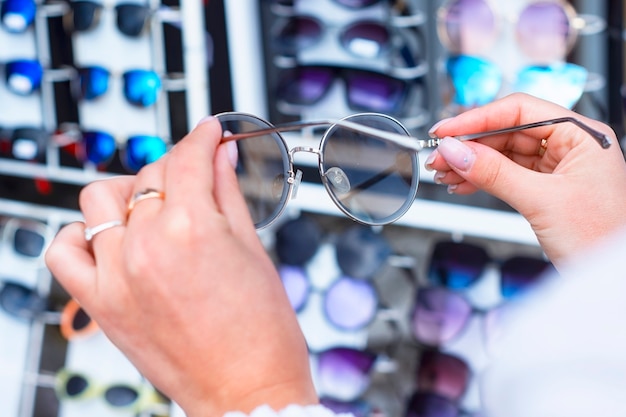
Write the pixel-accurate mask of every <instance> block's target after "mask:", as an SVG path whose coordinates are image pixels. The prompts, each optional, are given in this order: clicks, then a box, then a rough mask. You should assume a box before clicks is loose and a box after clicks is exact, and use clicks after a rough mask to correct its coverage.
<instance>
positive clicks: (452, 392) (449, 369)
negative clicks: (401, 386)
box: [417, 350, 470, 401]
mask: <svg viewBox="0 0 626 417" xmlns="http://www.w3.org/2000/svg"><path fill="white" fill-rule="evenodd" d="M469 376H470V369H469V366H468V365H467V363H466V362H465V361H463V360H462V359H460V358H458V357H456V356H452V355H450V354H447V353H443V352H438V351H435V350H426V351H424V352H423V353H422V355H421V357H420V362H419V367H418V370H417V387H418V389H419V390H420V391H429V392H433V393H436V394H439V395H442V396H444V397H446V398H448V399H450V400H453V401H457V400H459V399H460V398H461V396H462V395H463V394H464V393H465V390H466V389H467V386H468V383H469Z"/></svg>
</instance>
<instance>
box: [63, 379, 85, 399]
mask: <svg viewBox="0 0 626 417" xmlns="http://www.w3.org/2000/svg"><path fill="white" fill-rule="evenodd" d="M88 387H89V382H88V381H87V379H86V378H85V377H83V376H81V375H77V374H70V375H68V377H67V380H66V381H65V386H64V394H65V395H67V396H68V397H77V396H79V395H81V394H82V393H83V392H85V391H86V390H87V388H88Z"/></svg>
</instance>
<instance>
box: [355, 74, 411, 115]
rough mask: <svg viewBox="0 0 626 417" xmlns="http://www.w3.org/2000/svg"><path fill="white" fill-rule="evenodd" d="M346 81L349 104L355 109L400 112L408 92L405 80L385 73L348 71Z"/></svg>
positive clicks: (388, 112)
mask: <svg viewBox="0 0 626 417" xmlns="http://www.w3.org/2000/svg"><path fill="white" fill-rule="evenodd" d="M345 81H346V89H347V94H348V105H349V106H350V108H352V109H354V110H360V111H372V112H377V113H385V114H398V113H399V112H400V111H401V110H402V107H403V104H404V101H405V97H406V96H407V94H408V87H407V84H406V83H405V82H403V81H402V80H399V79H397V78H393V77H389V76H387V75H384V74H378V73H374V72H365V71H347V72H346V76H345Z"/></svg>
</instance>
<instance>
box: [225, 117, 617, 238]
mask: <svg viewBox="0 0 626 417" xmlns="http://www.w3.org/2000/svg"><path fill="white" fill-rule="evenodd" d="M216 117H217V118H218V120H219V121H220V122H221V125H222V131H224V132H226V131H228V132H230V133H232V134H231V135H226V136H224V137H222V143H224V142H229V141H233V140H236V141H237V149H238V161H237V167H236V173H237V179H238V181H239V186H240V189H241V192H242V193H243V196H244V198H245V200H246V204H247V206H248V210H249V212H250V215H251V217H252V220H253V222H254V224H255V226H256V228H257V229H261V228H264V227H267V226H269V225H270V224H272V223H273V222H274V221H275V220H276V219H277V218H278V217H279V216H280V214H281V213H282V212H283V211H284V210H285V207H286V205H287V202H288V201H289V199H291V198H292V196H294V195H295V193H296V191H297V188H298V186H299V184H300V181H301V179H302V172H301V171H300V170H296V169H295V168H294V154H295V153H297V152H310V153H314V154H315V155H317V157H318V168H319V174H320V177H321V181H322V184H323V185H324V188H325V189H326V191H327V193H328V195H329V196H330V198H331V200H332V201H333V202H334V203H335V205H336V206H337V207H338V208H339V210H340V211H342V212H343V213H344V214H345V215H346V216H348V217H349V218H351V219H352V220H354V221H356V222H358V223H362V224H367V225H370V226H374V225H384V224H388V223H391V222H394V221H395V220H397V219H399V218H400V217H401V216H402V215H403V214H404V213H406V212H407V211H408V210H409V208H410V206H411V205H412V204H413V200H414V199H415V197H416V195H417V187H418V183H419V160H418V153H419V151H421V150H422V149H424V148H428V147H435V146H437V144H438V143H439V140H440V139H439V138H431V139H428V140H420V139H417V138H413V137H410V136H409V133H408V131H407V130H406V129H405V128H404V127H403V126H402V125H401V124H400V123H399V122H398V121H397V120H395V119H394V118H392V117H389V116H386V115H383V114H376V113H362V114H355V115H351V116H348V117H346V118H343V119H341V120H337V121H314V122H294V123H288V124H284V125H280V126H274V125H272V124H271V123H269V122H267V121H265V120H263V119H260V118H258V117H256V116H253V115H250V114H247V113H238V112H229V113H221V114H218V115H217V116H216ZM564 122H570V123H573V124H575V125H576V126H578V127H579V128H581V129H583V130H584V131H585V132H587V133H588V134H589V135H590V136H592V137H593V138H594V139H595V140H596V141H597V142H598V143H599V144H600V146H602V147H603V148H607V147H609V146H610V145H611V139H610V138H609V137H608V136H607V135H605V134H604V133H602V132H599V131H597V130H595V129H593V128H591V127H589V126H587V125H586V124H584V123H582V122H580V121H579V120H578V119H575V118H572V117H563V118H558V119H550V120H544V121H540V122H535V123H529V124H525V125H520V126H515V127H511V128H505V129H498V130H493V131H490V132H480V133H474V134H468V135H461V136H457V137H456V138H457V139H459V140H473V139H478V138H481V137H485V136H490V135H500V134H504V133H510V132H516V131H519V130H524V129H530V128H536V127H541V126H549V125H553V124H557V123H564ZM324 126H329V127H328V128H327V129H326V130H325V132H324V134H323V136H322V139H321V141H320V145H319V147H318V148H313V147H310V146H297V147H295V148H293V149H291V150H290V149H289V148H288V147H287V143H286V142H285V139H284V138H283V137H282V136H281V135H280V134H279V132H286V131H294V130H303V129H306V128H319V127H324ZM249 138H254V140H243V139H249Z"/></svg>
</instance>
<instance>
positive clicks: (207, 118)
mask: <svg viewBox="0 0 626 417" xmlns="http://www.w3.org/2000/svg"><path fill="white" fill-rule="evenodd" d="M215 119H216V117H215V116H206V117H203V118H202V119H200V120H199V121H198V123H197V124H196V126H200V125H202V124H205V123H209V122H211V121H213V120H215Z"/></svg>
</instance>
